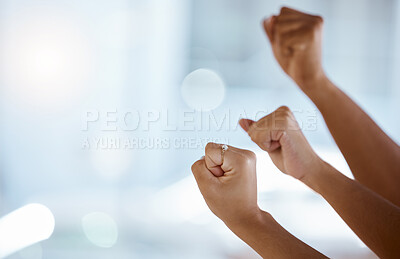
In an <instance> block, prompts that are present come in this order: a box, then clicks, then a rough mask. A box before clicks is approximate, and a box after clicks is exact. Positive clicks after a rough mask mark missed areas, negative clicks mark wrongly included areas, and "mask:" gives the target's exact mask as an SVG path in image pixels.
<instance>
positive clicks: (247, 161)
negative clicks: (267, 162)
mask: <svg viewBox="0 0 400 259" xmlns="http://www.w3.org/2000/svg"><path fill="white" fill-rule="evenodd" d="M255 161H256V154H255V153H254V152H252V151H250V150H244V152H243V156H242V157H241V162H242V163H243V165H245V166H249V165H252V164H254V163H255Z"/></svg>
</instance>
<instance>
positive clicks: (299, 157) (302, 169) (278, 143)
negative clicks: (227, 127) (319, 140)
mask: <svg viewBox="0 0 400 259" xmlns="http://www.w3.org/2000/svg"><path fill="white" fill-rule="evenodd" d="M239 124H240V126H241V127H242V128H243V129H244V130H245V131H246V132H247V133H248V134H249V136H250V137H251V139H252V140H253V141H254V142H255V143H256V144H257V145H258V146H259V147H260V148H261V149H263V150H265V151H267V152H268V154H269V155H270V157H271V159H272V161H273V162H274V164H275V165H276V166H277V167H278V169H279V170H281V171H282V172H283V173H285V174H288V175H290V176H293V177H294V178H296V179H299V180H304V178H305V176H307V175H308V174H310V173H312V172H317V171H318V169H320V168H321V167H322V166H323V165H324V163H323V161H322V160H321V159H320V158H319V157H318V155H317V154H316V153H315V152H314V151H313V149H312V148H311V146H310V145H309V143H308V142H307V140H306V138H305V137H304V135H303V133H302V132H301V130H300V127H299V125H298V123H297V121H296V119H295V117H294V115H293V113H292V112H291V111H290V109H289V108H288V107H286V106H282V107H280V108H278V109H277V110H276V111H274V112H273V113H271V114H269V115H267V116H265V117H264V118H262V119H260V120H259V121H257V122H256V121H253V120H249V119H242V120H240V121H239Z"/></svg>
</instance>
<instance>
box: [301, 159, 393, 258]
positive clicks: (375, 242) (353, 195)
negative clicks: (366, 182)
mask: <svg viewBox="0 0 400 259" xmlns="http://www.w3.org/2000/svg"><path fill="white" fill-rule="evenodd" d="M303 182H304V183H305V184H307V185H308V186H309V187H310V188H312V189H313V190H314V191H316V192H318V193H319V194H321V195H322V196H323V197H324V198H325V200H327V201H328V202H329V204H330V205H331V206H332V207H333V208H334V209H335V211H336V212H337V213H338V214H339V215H340V216H341V218H342V219H343V220H344V221H345V222H346V223H347V225H348V226H349V227H350V228H351V229H352V230H353V231H354V232H355V233H356V234H357V236H358V237H359V238H360V239H361V240H362V241H363V242H364V243H365V244H366V245H367V246H368V247H369V248H371V249H372V250H373V251H374V252H375V253H376V254H377V255H378V256H379V257H381V258H400V246H399V244H400V236H399V235H398V233H400V208H399V207H397V206H395V205H393V204H392V203H390V202H389V201H387V200H385V199H383V198H381V197H380V196H378V195H376V194H375V193H373V192H372V191H370V190H369V189H367V188H366V187H364V186H362V185H361V184H359V183H358V182H356V181H353V180H351V179H350V178H347V177H346V176H344V175H343V174H341V173H340V172H338V171H337V170H336V169H334V168H333V167H331V166H330V165H328V164H324V166H322V167H321V169H320V170H318V172H317V171H316V172H313V173H310V174H309V175H308V176H307V177H306V178H304V179H303Z"/></svg>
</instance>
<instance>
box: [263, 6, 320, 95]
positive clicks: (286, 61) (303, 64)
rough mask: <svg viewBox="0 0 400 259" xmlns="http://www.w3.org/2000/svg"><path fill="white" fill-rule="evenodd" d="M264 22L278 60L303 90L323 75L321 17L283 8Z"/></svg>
mask: <svg viewBox="0 0 400 259" xmlns="http://www.w3.org/2000/svg"><path fill="white" fill-rule="evenodd" d="M263 25H264V29H265V31H266V33H267V35H268V38H269V40H270V42H271V45H272V50H273V53H274V55H275V58H276V59H277V61H278V63H279V64H280V66H281V67H282V69H283V70H284V71H285V72H286V73H287V74H288V75H289V76H290V77H291V78H292V79H293V80H294V81H295V82H296V83H297V84H298V85H299V86H300V88H301V89H302V90H303V91H307V90H310V89H308V87H309V85H316V84H313V83H314V82H315V81H317V80H319V79H320V78H324V76H325V74H324V71H323V68H322V62H321V56H322V47H321V44H322V27H323V19H322V17H320V16H314V15H309V14H306V13H302V12H299V11H297V10H294V9H290V8H287V7H283V8H282V9H281V12H280V14H279V15H278V16H275V15H274V16H271V17H269V18H268V19H266V20H264V22H263Z"/></svg>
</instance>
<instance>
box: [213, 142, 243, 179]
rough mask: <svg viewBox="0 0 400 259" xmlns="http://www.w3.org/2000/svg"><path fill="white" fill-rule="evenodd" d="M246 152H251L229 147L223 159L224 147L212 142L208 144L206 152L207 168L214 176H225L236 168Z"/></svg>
mask: <svg viewBox="0 0 400 259" xmlns="http://www.w3.org/2000/svg"><path fill="white" fill-rule="evenodd" d="M246 152H249V151H247V150H242V149H239V148H235V147H232V146H228V149H227V150H226V151H225V152H224V154H223V158H222V145H221V144H216V143H211V142H210V143H208V144H207V146H206V152H205V153H206V154H205V162H206V167H207V168H208V170H210V171H211V172H212V173H213V175H215V176H217V177H220V176H223V175H224V174H225V173H227V172H230V171H231V170H232V169H233V168H235V167H236V166H235V165H236V164H237V163H238V161H241V160H242V159H243V158H244V157H245V155H246Z"/></svg>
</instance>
